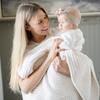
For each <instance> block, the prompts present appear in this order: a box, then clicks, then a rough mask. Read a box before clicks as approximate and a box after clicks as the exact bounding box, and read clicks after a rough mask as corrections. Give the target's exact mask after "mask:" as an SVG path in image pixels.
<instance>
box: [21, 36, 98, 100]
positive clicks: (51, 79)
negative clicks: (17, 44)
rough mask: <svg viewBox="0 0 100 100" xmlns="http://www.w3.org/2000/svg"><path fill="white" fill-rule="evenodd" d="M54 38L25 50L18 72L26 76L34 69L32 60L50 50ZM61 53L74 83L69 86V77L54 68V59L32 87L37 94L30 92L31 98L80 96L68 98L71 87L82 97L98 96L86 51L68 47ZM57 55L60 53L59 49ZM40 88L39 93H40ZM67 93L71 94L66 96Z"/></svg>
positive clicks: (59, 99)
mask: <svg viewBox="0 0 100 100" xmlns="http://www.w3.org/2000/svg"><path fill="white" fill-rule="evenodd" d="M55 38H58V37H52V38H50V39H48V40H46V41H45V42H43V43H41V44H40V45H39V46H37V47H36V48H34V49H32V50H31V51H29V52H28V53H27V55H26V57H25V60H24V62H23V65H22V68H21V70H20V71H19V75H20V76H21V77H22V78H26V77H28V76H29V75H30V74H31V73H32V72H33V71H34V70H33V66H34V63H35V62H36V61H37V60H38V59H39V58H40V57H42V56H43V55H44V54H45V53H46V52H47V51H49V50H50V47H51V46H52V43H53V41H54V39H55ZM59 38H60V37H59ZM63 54H64V55H65V56H66V58H67V63H68V66H69V69H70V79H71V82H72V85H73V86H72V87H68V85H67V84H68V82H69V81H68V78H69V77H67V76H65V75H63V74H61V73H58V72H56V71H55V69H54V67H53V63H51V65H50V67H49V68H48V70H47V73H46V75H45V76H44V77H43V80H42V82H41V83H40V84H39V85H38V86H37V88H36V89H35V90H34V91H33V94H34V95H35V94H38V95H37V97H36V95H35V96H33V98H35V99H34V100H81V99H79V97H78V99H75V98H77V97H75V98H74V97H73V99H72V98H71V95H73V94H72V93H73V91H74V90H73V89H72V88H75V89H76V92H78V94H79V95H80V96H81V98H82V100H98V98H99V84H98V82H97V78H96V75H95V71H94V67H93V63H92V61H91V59H90V58H89V57H87V56H86V55H85V54H83V53H80V52H79V51H75V50H74V49H70V48H69V49H67V50H65V51H64V53H63ZM60 55H62V53H61V54H60ZM69 84H71V83H69ZM69 90H70V91H69ZM40 91H41V93H39V92H40ZM67 91H68V92H70V93H68V92H67ZM44 92H45V94H44ZM33 94H32V95H33ZM39 96H40V97H39ZM46 96H48V98H46ZM66 96H67V97H70V98H69V99H68V98H67V97H66ZM42 97H44V98H42ZM65 97H66V98H65ZM55 98H56V99H55Z"/></svg>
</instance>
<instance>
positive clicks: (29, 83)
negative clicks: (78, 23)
mask: <svg viewBox="0 0 100 100" xmlns="http://www.w3.org/2000/svg"><path fill="white" fill-rule="evenodd" d="M61 42H62V39H55V40H54V43H53V45H52V47H51V50H50V52H49V54H48V57H47V59H46V60H45V61H44V62H43V63H42V65H41V66H40V67H39V68H38V69H37V70H36V71H35V72H34V73H32V74H31V75H30V76H29V77H27V78H26V79H22V78H21V77H20V76H19V78H18V82H19V86H20V88H21V90H22V91H23V92H24V93H25V94H28V93H29V92H30V91H32V90H33V89H34V88H35V87H36V86H37V85H38V84H39V83H40V81H41V80H42V78H43V76H44V75H45V72H46V71H47V69H48V67H49V65H50V64H51V62H52V61H53V59H54V58H55V57H56V55H57V53H58V52H60V51H62V49H59V48H57V47H58V45H59V44H60V43H61Z"/></svg>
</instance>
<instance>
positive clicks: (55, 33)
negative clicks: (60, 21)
mask: <svg viewBox="0 0 100 100" xmlns="http://www.w3.org/2000/svg"><path fill="white" fill-rule="evenodd" d="M61 34H62V32H61V31H60V30H59V28H58V27H56V28H52V29H51V35H52V36H59V35H61Z"/></svg>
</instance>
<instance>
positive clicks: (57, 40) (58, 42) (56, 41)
mask: <svg viewBox="0 0 100 100" xmlns="http://www.w3.org/2000/svg"><path fill="white" fill-rule="evenodd" d="M62 41H63V40H62V39H60V38H57V39H55V40H54V43H55V45H56V46H55V48H57V47H58V45H59V44H60V43H61V42H62Z"/></svg>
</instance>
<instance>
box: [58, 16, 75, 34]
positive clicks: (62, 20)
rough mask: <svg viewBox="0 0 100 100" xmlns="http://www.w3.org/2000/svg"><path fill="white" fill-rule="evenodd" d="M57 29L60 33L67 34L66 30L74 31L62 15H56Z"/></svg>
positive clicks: (72, 26)
mask: <svg viewBox="0 0 100 100" xmlns="http://www.w3.org/2000/svg"><path fill="white" fill-rule="evenodd" d="M58 23H59V26H58V27H59V29H60V30H61V31H62V33H65V32H67V31H68V30H71V29H74V25H73V24H72V23H70V22H69V20H68V19H67V18H66V17H65V16H64V15H58Z"/></svg>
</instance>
